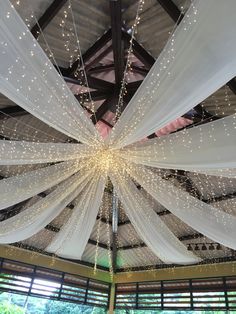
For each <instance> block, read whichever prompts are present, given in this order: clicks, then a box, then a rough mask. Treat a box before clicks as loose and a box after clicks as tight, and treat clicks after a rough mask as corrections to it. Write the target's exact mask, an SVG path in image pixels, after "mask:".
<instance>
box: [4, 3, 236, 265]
mask: <svg viewBox="0 0 236 314" xmlns="http://www.w3.org/2000/svg"><path fill="white" fill-rule="evenodd" d="M11 2H12V3H13V4H14V6H15V8H16V9H17V10H18V12H19V14H20V15H21V17H22V18H23V19H24V20H25V23H26V24H27V25H28V26H29V28H30V30H31V31H32V33H33V35H34V36H35V37H36V38H37V40H38V42H39V43H40V45H41V47H42V48H43V49H44V51H45V52H46V53H47V55H48V56H49V57H50V59H51V61H52V62H53V63H54V65H55V66H56V67H57V68H59V70H60V72H61V74H62V76H63V77H64V79H65V81H66V82H67V84H68V85H69V87H70V89H71V91H72V92H73V94H74V95H75V97H76V98H77V99H78V101H80V103H81V104H82V105H83V106H84V109H85V110H86V112H87V113H88V115H89V116H90V118H91V119H92V121H93V122H94V124H96V127H97V128H98V130H99V131H100V132H101V133H102V135H103V136H104V137H105V136H107V134H108V132H109V131H110V129H111V128H112V127H113V124H114V122H113V120H114V115H115V111H116V106H117V102H118V95H119V90H120V86H121V80H122V78H123V72H124V66H125V63H126V60H127V51H128V47H129V42H130V39H131V36H130V33H131V28H132V25H133V24H134V20H135V15H136V11H137V6H138V1H137V0H123V1H120V0H118V1H112V0H111V1H108V0H99V1H93V0H72V1H71V4H72V7H71V9H72V10H73V15H74V21H73V19H72V16H71V14H70V8H69V7H68V5H69V1H66V0H55V1H52V0H35V1H30V0H21V1H17V0H11ZM18 3H19V4H18ZM189 5H190V0H164V1H163V0H162V1H161V0H146V1H145V4H144V7H143V10H142V12H141V13H140V23H139V25H138V28H137V33H136V34H135V40H134V42H133V51H132V54H131V55H130V60H131V68H132V70H130V71H129V72H128V78H129V81H128V84H127V94H126V95H125V97H124V107H125V106H126V105H127V104H128V102H129V100H130V99H131V97H132V96H133V94H134V93H135V91H136V90H137V88H138V86H139V85H140V84H141V82H142V80H143V79H144V78H145V76H146V75H147V73H148V71H149V69H150V68H151V66H152V64H153V63H154V62H155V59H157V58H158V56H159V54H160V53H161V51H162V49H163V47H164V46H165V44H166V42H167V40H168V38H169V36H170V33H171V32H172V31H173V30H174V29H175V27H176V24H178V23H179V22H180V21H181V17H182V15H183V14H184V13H185V12H186V10H187V8H188V6H189ZM36 20H38V22H37V23H36ZM39 26H40V27H39ZM76 33H77V34H78V38H79V42H80V48H81V53H82V55H83V58H82V59H83V62H84V68H85V71H86V75H87V79H88V86H86V82H85V80H84V77H83V75H82V74H83V71H82V69H83V67H82V66H81V60H77V56H78V54H79V52H78V51H75V47H76ZM88 91H90V92H91V96H92V99H93V101H94V108H95V110H96V119H95V118H94V115H93V114H92V111H91V110H92V104H91V101H90V99H89V94H88ZM235 112H236V80H235V79H233V80H232V81H230V82H229V83H228V84H227V85H226V86H223V87H222V88H221V89H219V90H218V91H217V92H215V93H214V94H213V95H211V96H210V97H209V98H208V99H206V100H205V101H204V102H203V103H202V104H199V105H198V106H197V107H195V108H193V110H191V111H190V112H187V113H186V114H185V115H184V116H183V117H179V120H178V121H177V124H176V123H175V125H174V124H170V125H169V126H168V127H167V128H166V129H163V130H161V131H160V130H159V131H157V132H156V133H155V134H152V135H150V137H156V136H162V135H163V134H168V133H171V132H176V131H178V130H180V129H182V128H184V127H192V126H194V125H198V124H202V123H208V122H209V121H212V120H215V119H219V118H221V117H224V116H227V115H230V114H233V113H235ZM0 136H1V138H2V139H5V140H9V139H15V140H26V141H27V140H28V141H40V142H71V141H73V140H72V139H70V138H68V137H67V136H65V135H63V134H61V133H59V132H58V131H56V130H54V129H52V128H51V127H49V126H47V125H46V124H44V123H43V122H41V121H40V120H38V119H37V118H35V117H33V116H32V115H31V114H29V113H28V112H26V111H25V110H23V109H22V108H20V107H19V106H17V105H16V104H14V103H13V102H11V101H10V100H8V99H7V98H6V97H4V96H3V95H0ZM43 166H44V165H33V166H32V165H31V166H0V175H1V176H2V178H4V177H9V176H12V175H16V174H19V173H22V172H26V171H30V170H32V169H36V168H39V167H43ZM162 176H163V177H164V178H165V179H166V180H172V181H173V183H174V184H175V185H177V186H180V187H181V188H183V189H185V190H187V191H188V192H189V193H191V194H192V195H194V196H196V197H198V198H200V199H201V200H203V201H205V202H207V203H211V204H212V205H213V206H216V207H219V206H220V208H222V209H223V210H225V211H227V212H231V213H232V214H236V202H235V195H236V180H234V179H232V180H230V179H225V178H224V179H223V178H217V180H216V179H215V178H216V177H211V176H206V175H200V174H193V173H190V172H183V171H172V170H168V169H167V170H165V171H163V173H162ZM47 193H48V191H45V193H41V194H40V195H38V196H36V197H34V198H32V199H29V200H27V201H25V202H22V203H20V204H17V205H15V206H14V207H11V208H8V209H5V210H3V211H2V212H1V216H0V218H1V219H2V220H4V219H7V218H9V217H11V216H12V215H14V214H16V213H18V212H19V211H22V210H24V208H26V207H27V206H29V205H30V204H32V202H35V201H37V200H38V199H39V198H41V197H44V196H45V195H46V194H47ZM106 193H108V197H110V198H111V197H112V195H111V193H109V191H107V192H106ZM152 201H153V206H154V209H155V211H156V212H157V215H159V216H160V217H161V219H163V221H164V222H165V223H166V225H167V226H168V227H169V228H170V229H171V230H172V232H173V233H174V234H175V235H176V236H177V237H178V238H179V239H180V240H181V241H183V243H185V244H186V245H187V246H188V248H189V249H193V250H195V254H196V255H198V256H200V257H201V258H202V259H203V261H204V262H209V261H211V262H218V261H221V260H227V259H235V252H234V251H233V250H230V249H228V248H226V247H223V246H220V247H219V246H218V247H217V243H213V241H212V240H210V239H208V238H206V237H204V236H203V235H201V234H199V233H198V232H196V231H195V230H193V229H192V228H191V227H189V226H187V225H186V224H184V223H183V222H182V221H181V220H179V219H178V218H177V217H175V216H174V215H173V214H171V213H170V212H168V211H167V210H166V209H165V208H163V207H162V206H161V205H160V204H158V203H157V202H156V201H154V200H152ZM111 207H112V206H111ZM111 207H110V208H111ZM72 211H73V204H71V205H70V206H69V207H67V208H65V210H64V211H63V212H62V213H61V214H60V215H59V216H58V217H57V218H56V219H54V221H52V222H51V223H50V225H48V226H47V227H46V228H45V229H44V230H42V231H40V232H39V233H38V234H36V235H34V236H33V237H31V238H29V239H27V240H25V241H23V242H21V243H15V244H14V245H17V246H21V247H24V248H27V249H29V250H37V251H40V252H43V253H45V254H46V252H45V248H46V247H47V245H48V244H49V243H50V241H51V240H52V239H53V237H54V236H55V234H56V232H58V231H59V230H60V228H61V227H62V226H63V224H64V223H65V222H66V221H67V219H68V218H69V217H70V215H71V213H72ZM98 230H99V241H98ZM112 240H114V235H113V232H112V212H111V211H110V213H109V217H108V216H107V215H105V214H103V213H102V214H100V215H99V216H98V217H97V222H96V224H95V226H94V229H93V232H92V234H91V236H90V240H89V242H88V244H87V246H86V249H85V251H84V254H83V257H82V261H79V262H80V263H84V264H88V265H93V264H94V263H95V255H96V250H97V253H98V255H97V263H98V266H100V267H103V268H104V267H105V268H108V267H109V254H110V253H111V255H112V258H113V262H114V263H115V268H116V270H117V271H122V270H124V269H125V270H127V269H136V270H138V269H142V268H144V269H149V268H152V267H166V266H170V265H163V264H162V262H161V261H160V260H159V259H158V258H157V257H156V256H155V255H154V254H153V253H152V252H151V250H150V249H149V248H148V247H147V246H146V245H145V243H143V242H142V240H141V239H140V237H139V236H138V235H137V233H136V231H135V229H134V227H133V226H132V225H131V224H130V222H129V220H128V217H127V216H126V215H125V213H124V211H123V209H122V206H120V208H119V219H118V232H117V235H116V239H115V242H114V241H112ZM112 243H113V245H112ZM204 244H206V245H205V246H204ZM212 244H213V246H212ZM205 247H206V249H205ZM212 247H213V249H212ZM202 248H203V249H202Z"/></svg>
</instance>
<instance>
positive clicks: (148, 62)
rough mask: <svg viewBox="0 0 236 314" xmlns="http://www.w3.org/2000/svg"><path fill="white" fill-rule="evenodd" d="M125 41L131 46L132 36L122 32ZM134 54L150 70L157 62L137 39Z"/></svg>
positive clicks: (134, 43)
mask: <svg viewBox="0 0 236 314" xmlns="http://www.w3.org/2000/svg"><path fill="white" fill-rule="evenodd" d="M122 36H123V38H124V40H125V41H126V42H127V43H128V44H129V42H130V40H131V36H130V34H128V33H127V32H126V31H122ZM133 54H134V55H135V56H136V57H137V58H138V59H139V60H140V61H141V62H142V63H143V64H144V65H145V66H146V67H147V68H148V69H150V68H151V67H152V65H153V64H154V62H155V58H153V56H152V55H151V54H150V53H149V52H147V50H146V49H145V48H143V47H142V46H141V45H140V44H139V43H138V42H137V41H136V40H135V39H134V40H133Z"/></svg>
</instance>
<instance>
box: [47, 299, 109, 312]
mask: <svg viewBox="0 0 236 314" xmlns="http://www.w3.org/2000/svg"><path fill="white" fill-rule="evenodd" d="M61 313H63V314H80V313H83V314H103V313H106V311H105V310H104V309H102V308H95V307H94V308H93V307H88V306H86V305H79V304H73V303H68V302H61V301H52V300H49V301H48V302H47V304H46V306H45V310H44V314H61Z"/></svg>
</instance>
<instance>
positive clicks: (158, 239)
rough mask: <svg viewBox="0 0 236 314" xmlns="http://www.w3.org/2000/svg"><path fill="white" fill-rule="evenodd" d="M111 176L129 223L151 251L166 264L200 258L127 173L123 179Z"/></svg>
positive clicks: (196, 260)
mask: <svg viewBox="0 0 236 314" xmlns="http://www.w3.org/2000/svg"><path fill="white" fill-rule="evenodd" d="M110 177H111V180H112V183H113V186H114V189H115V191H116V193H117V195H118V197H119V199H120V201H121V202H122V204H123V207H124V210H125V212H126V214H127V216H128V217H129V219H130V221H131V223H132V225H133V226H134V228H135V230H136V231H137V233H138V234H139V236H140V237H141V238H142V239H143V241H144V242H145V243H146V244H147V246H148V247H149V248H150V249H151V250H152V251H153V253H155V254H156V255H157V256H158V257H159V258H160V259H161V260H162V261H163V262H165V263H174V264H193V263H197V262H199V261H200V259H199V258H198V257H197V256H195V255H194V254H193V253H191V252H189V251H188V250H187V249H186V247H185V246H184V244H183V243H182V242H181V241H179V239H178V238H177V237H176V236H175V235H174V234H173V233H172V232H171V231H170V230H169V228H168V227H167V226H166V225H165V223H164V222H163V221H162V220H161V218H160V217H159V216H158V215H157V214H156V212H155V211H154V210H153V209H152V208H151V205H150V204H149V202H148V200H147V199H145V198H144V196H143V195H142V194H141V193H140V191H138V189H137V187H136V186H135V185H134V183H133V182H132V180H131V179H130V178H129V177H128V176H127V177H126V178H124V176H123V175H122V176H120V175H115V174H114V173H111V174H110Z"/></svg>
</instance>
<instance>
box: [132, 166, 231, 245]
mask: <svg viewBox="0 0 236 314" xmlns="http://www.w3.org/2000/svg"><path fill="white" fill-rule="evenodd" d="M129 172H130V175H131V176H132V177H133V178H134V179H135V180H137V182H138V183H139V184H141V186H142V187H143V188H144V189H145V190H146V191H147V192H148V193H149V194H150V195H151V196H152V197H154V198H155V199H156V200H157V201H158V202H159V203H160V204H162V205H163V206H164V207H165V208H167V209H168V210H169V211H171V212H172V213H173V214H174V215H175V216H177V217H178V218H180V219H181V220H182V221H183V222H185V223H186V224H188V225H189V226H191V227H192V228H194V229H195V230H197V231H198V232H200V233H202V234H203V235H205V236H207V237H208V238H210V239H212V240H214V241H216V242H218V243H221V244H223V245H225V246H227V247H229V248H232V249H234V250H235V249H236V242H235V238H236V216H233V215H230V214H227V213H226V212H224V211H222V210H219V209H217V208H215V207H213V206H211V205H209V204H206V203H204V202H202V201H200V200H199V199H197V198H195V197H193V196H191V195H190V194H189V193H187V192H185V191H183V190H182V189H180V188H178V187H176V186H174V185H173V184H172V183H170V182H168V181H166V180H163V179H162V178H161V177H160V176H158V175H157V174H156V173H155V172H153V171H152V170H150V169H148V168H146V167H144V166H138V165H135V166H133V167H132V168H129Z"/></svg>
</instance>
